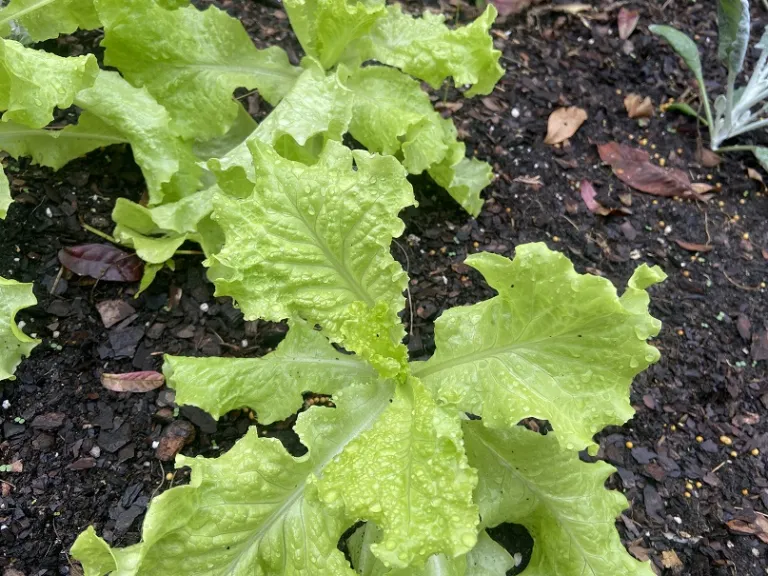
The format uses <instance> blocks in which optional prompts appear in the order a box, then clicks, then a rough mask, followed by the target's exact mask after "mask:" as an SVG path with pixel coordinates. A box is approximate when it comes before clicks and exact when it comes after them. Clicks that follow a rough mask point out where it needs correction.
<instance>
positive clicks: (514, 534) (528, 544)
mask: <svg viewBox="0 0 768 576" xmlns="http://www.w3.org/2000/svg"><path fill="white" fill-rule="evenodd" d="M486 532H488V536H490V537H491V538H493V540H495V541H496V542H497V543H498V544H500V545H501V546H503V547H504V549H505V550H506V551H507V552H509V554H510V555H511V556H512V557H513V558H514V559H515V562H516V563H517V566H515V567H514V568H512V569H511V570H508V571H507V576H514V575H515V574H520V573H521V572H522V571H523V570H525V568H526V567H527V566H528V562H530V561H531V554H533V538H531V535H530V533H529V532H528V530H527V529H526V527H525V526H522V525H520V524H511V523H507V522H505V523H504V524H499V525H498V526H496V527H495V528H488V529H487V530H486ZM518 560H519V562H518Z"/></svg>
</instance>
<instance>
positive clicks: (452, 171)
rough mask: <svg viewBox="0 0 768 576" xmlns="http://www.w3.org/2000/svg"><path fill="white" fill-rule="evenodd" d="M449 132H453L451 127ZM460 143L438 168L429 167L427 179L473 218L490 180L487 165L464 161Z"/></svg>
mask: <svg viewBox="0 0 768 576" xmlns="http://www.w3.org/2000/svg"><path fill="white" fill-rule="evenodd" d="M451 128H452V129H453V130H454V131H455V128H454V126H453V124H451ZM465 154H466V148H465V146H464V143H463V142H456V143H455V144H454V145H453V146H452V147H451V151H450V152H449V153H448V155H447V156H446V157H445V160H443V161H442V162H441V163H440V164H437V165H435V166H432V167H430V169H429V175H430V176H432V178H433V179H434V180H435V182H437V184H439V185H440V186H442V187H443V188H445V189H446V190H447V191H448V194H450V195H451V197H452V198H453V199H454V200H456V202H458V203H459V204H461V207H462V208H464V210H466V211H467V212H469V213H470V214H472V216H477V215H478V214H480V210H482V209H483V199H482V198H481V197H480V192H482V190H483V189H484V188H485V187H486V186H488V184H490V183H491V181H492V180H493V170H491V166H490V164H488V163H487V162H483V161H482V160H478V159H477V158H471V159H470V158H467V157H466V156H465Z"/></svg>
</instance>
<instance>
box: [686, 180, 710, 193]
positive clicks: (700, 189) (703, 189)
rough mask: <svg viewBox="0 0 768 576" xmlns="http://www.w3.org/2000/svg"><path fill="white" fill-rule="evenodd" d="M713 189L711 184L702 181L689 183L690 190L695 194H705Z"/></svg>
mask: <svg viewBox="0 0 768 576" xmlns="http://www.w3.org/2000/svg"><path fill="white" fill-rule="evenodd" d="M714 189H715V187H714V186H712V184H706V183H704V182H694V183H693V184H691V190H693V191H694V192H696V193H697V194H706V193H707V192H712V190H714Z"/></svg>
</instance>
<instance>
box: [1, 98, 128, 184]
mask: <svg viewBox="0 0 768 576" xmlns="http://www.w3.org/2000/svg"><path fill="white" fill-rule="evenodd" d="M126 143H128V139H127V138H126V137H125V136H123V135H122V134H120V132H118V131H117V130H116V129H114V128H113V127H111V126H109V125H108V124H105V123H104V122H103V121H102V120H100V119H99V118H98V117H96V116H94V115H93V114H90V113H88V112H83V113H82V114H81V115H80V118H78V123H77V124H75V125H70V126H67V127H65V128H62V129H61V130H47V129H45V128H29V127H27V126H22V125H21V124H15V123H13V122H0V149H2V150H5V151H6V152H8V153H9V154H10V155H11V156H13V157H14V158H20V157H22V156H29V157H31V158H32V161H33V162H34V163H36V164H40V165H41V166H48V167H49V168H53V169H54V170H58V169H59V168H61V167H62V166H64V165H65V164H66V163H67V162H70V161H71V160H74V159H75V158H79V157H80V156H84V155H85V154H87V153H88V152H91V151H92V150H96V149H97V148H102V147H105V146H111V145H112V144H126Z"/></svg>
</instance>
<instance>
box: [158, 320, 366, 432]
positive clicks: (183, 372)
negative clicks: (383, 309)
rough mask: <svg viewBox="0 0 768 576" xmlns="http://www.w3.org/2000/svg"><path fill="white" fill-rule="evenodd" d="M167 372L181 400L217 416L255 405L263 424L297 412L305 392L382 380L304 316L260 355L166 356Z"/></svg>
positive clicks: (179, 402)
mask: <svg viewBox="0 0 768 576" xmlns="http://www.w3.org/2000/svg"><path fill="white" fill-rule="evenodd" d="M163 372H164V373H165V376H166V380H167V382H168V385H169V386H171V387H172V388H174V389H175V390H176V402H177V403H178V404H181V405H185V404H192V405H194V406H197V407H199V408H202V409H203V410H205V411H206V412H208V413H209V414H211V415H212V416H213V417H214V418H216V419H218V418H219V417H220V416H221V415H223V414H226V413H227V412H229V411H230V410H234V409H236V408H243V407H248V408H253V409H254V410H256V415H257V418H258V420H259V422H260V423H262V424H271V423H272V422H276V421H278V420H284V419H285V418H287V417H288V416H290V415H291V414H294V413H296V412H297V411H298V410H299V408H301V406H302V404H303V397H302V393H303V392H315V393H317V394H335V393H336V392H338V391H339V390H341V389H342V388H344V387H346V386H349V385H350V384H354V383H372V382H375V381H376V380H377V379H378V375H377V374H376V372H375V371H374V370H373V369H372V368H371V367H370V366H369V365H368V364H367V363H365V362H363V361H362V360H360V359H359V358H358V357H356V356H353V355H347V354H342V353H340V352H338V351H336V349H335V348H334V347H333V346H331V344H330V343H329V342H328V340H327V339H326V338H325V337H324V336H323V335H322V333H321V332H318V331H317V330H314V329H313V328H312V327H311V326H309V325H308V324H307V323H306V322H303V321H300V320H297V321H293V322H291V323H290V329H289V330H288V335H287V336H286V337H285V340H283V341H282V342H281V343H280V344H279V345H278V347H277V349H276V350H275V351H274V352H271V353H269V354H267V355H266V356H263V357H262V358H188V357H180V356H166V357H165V363H164V364H163Z"/></svg>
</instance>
